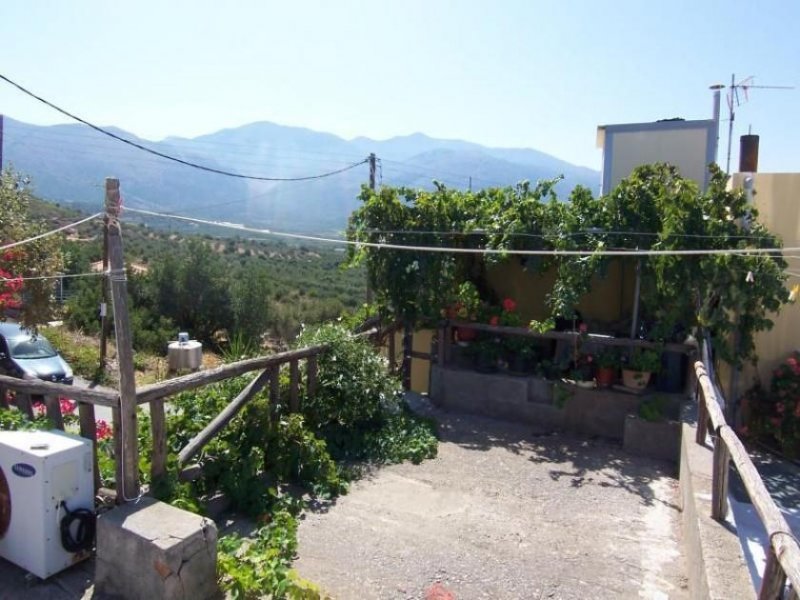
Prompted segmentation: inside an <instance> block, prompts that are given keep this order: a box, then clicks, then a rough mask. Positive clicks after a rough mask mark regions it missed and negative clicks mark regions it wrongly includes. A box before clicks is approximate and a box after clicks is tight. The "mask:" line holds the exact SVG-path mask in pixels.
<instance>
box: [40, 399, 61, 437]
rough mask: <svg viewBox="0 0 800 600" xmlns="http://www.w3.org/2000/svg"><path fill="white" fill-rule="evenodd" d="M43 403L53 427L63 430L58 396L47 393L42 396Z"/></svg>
mask: <svg viewBox="0 0 800 600" xmlns="http://www.w3.org/2000/svg"><path fill="white" fill-rule="evenodd" d="M44 405H45V407H46V408H47V418H48V419H50V420H51V421H52V422H53V427H55V428H56V429H60V430H61V431H64V417H63V415H62V414H61V405H60V404H59V402H58V396H52V395H50V394H48V395H47V396H45V397H44Z"/></svg>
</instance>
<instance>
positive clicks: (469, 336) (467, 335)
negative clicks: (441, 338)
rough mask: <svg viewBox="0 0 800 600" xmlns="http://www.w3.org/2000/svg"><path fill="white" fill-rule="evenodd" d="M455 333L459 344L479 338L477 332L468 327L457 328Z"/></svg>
mask: <svg viewBox="0 0 800 600" xmlns="http://www.w3.org/2000/svg"><path fill="white" fill-rule="evenodd" d="M455 333H456V341H457V342H471V341H473V340H474V339H475V338H476V337H477V336H478V332H477V331H475V330H474V329H467V328H466V327H456V328H455Z"/></svg>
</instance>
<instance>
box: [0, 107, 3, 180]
mask: <svg viewBox="0 0 800 600" xmlns="http://www.w3.org/2000/svg"><path fill="white" fill-rule="evenodd" d="M2 171H3V115H0V172H2Z"/></svg>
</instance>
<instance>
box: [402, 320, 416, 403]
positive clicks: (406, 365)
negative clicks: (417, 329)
mask: <svg viewBox="0 0 800 600" xmlns="http://www.w3.org/2000/svg"><path fill="white" fill-rule="evenodd" d="M413 344H414V330H413V329H412V328H411V323H409V322H408V321H406V322H405V323H404V324H403V389H404V390H410V389H411V350H412V349H413Z"/></svg>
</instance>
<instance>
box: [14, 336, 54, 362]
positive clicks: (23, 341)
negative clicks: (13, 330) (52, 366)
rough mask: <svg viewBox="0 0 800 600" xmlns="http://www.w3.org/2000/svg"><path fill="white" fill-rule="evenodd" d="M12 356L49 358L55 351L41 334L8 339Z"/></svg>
mask: <svg viewBox="0 0 800 600" xmlns="http://www.w3.org/2000/svg"><path fill="white" fill-rule="evenodd" d="M8 346H9V350H10V351H11V356H12V357H13V358H22V359H25V358H50V357H52V356H55V355H56V354H57V352H56V351H55V349H54V348H53V347H52V346H51V345H50V342H48V341H47V340H46V339H44V338H43V337H42V336H37V337H30V338H17V339H10V340H8Z"/></svg>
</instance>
